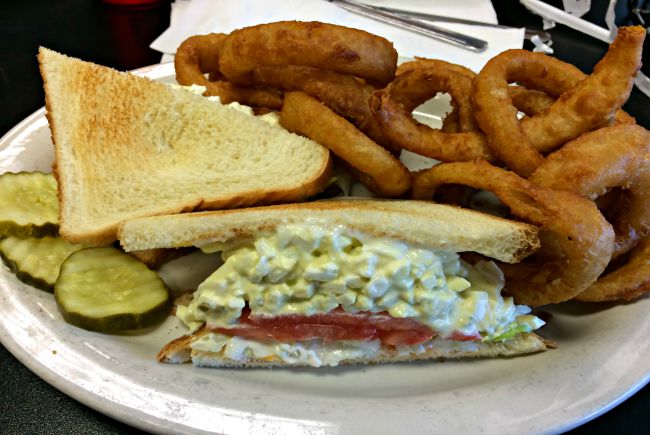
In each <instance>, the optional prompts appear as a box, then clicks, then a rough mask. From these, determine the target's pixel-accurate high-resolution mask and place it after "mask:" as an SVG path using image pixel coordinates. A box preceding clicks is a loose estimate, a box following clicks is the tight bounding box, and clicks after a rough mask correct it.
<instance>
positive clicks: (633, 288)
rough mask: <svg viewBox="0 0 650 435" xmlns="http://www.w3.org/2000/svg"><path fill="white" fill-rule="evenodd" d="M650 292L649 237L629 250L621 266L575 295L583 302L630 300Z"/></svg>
mask: <svg viewBox="0 0 650 435" xmlns="http://www.w3.org/2000/svg"><path fill="white" fill-rule="evenodd" d="M648 292H650V238H648V239H643V240H641V241H640V242H639V244H638V245H637V246H636V247H635V248H634V249H633V250H632V251H631V252H630V258H629V259H628V260H627V262H626V263H625V264H624V265H622V266H621V267H619V268H617V269H615V270H613V271H611V272H609V273H606V274H605V275H603V276H602V277H601V278H599V279H598V281H596V282H595V283H593V284H591V285H590V286H589V287H587V289H586V290H585V291H583V292H582V293H580V294H579V295H578V296H576V297H575V299H576V300H578V301H584V302H605V301H617V300H621V299H623V300H631V299H635V298H637V297H639V296H642V295H644V294H645V293H648Z"/></svg>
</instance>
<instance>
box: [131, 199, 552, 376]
mask: <svg viewBox="0 0 650 435" xmlns="http://www.w3.org/2000/svg"><path fill="white" fill-rule="evenodd" d="M118 236H119V238H120V242H121V243H122V246H123V247H124V249H125V250H127V251H135V250H142V249H153V248H179V247H186V246H198V247H200V248H201V249H202V250H203V251H205V252H209V253H211V252H218V251H220V252H221V255H222V258H223V264H222V265H221V266H220V267H219V268H218V269H216V270H215V271H214V272H213V273H212V274H211V275H210V276H209V277H208V278H207V279H206V280H205V281H203V283H201V284H200V285H199V286H198V288H197V290H196V291H195V292H194V294H193V296H192V299H191V301H190V302H189V303H188V304H187V305H179V306H178V307H177V309H176V316H177V317H178V318H179V319H180V320H181V321H182V322H183V323H184V324H185V325H186V326H187V327H188V329H189V334H188V335H185V336H182V337H180V338H178V339H176V340H174V341H172V342H171V343H169V344H167V345H166V346H165V347H164V348H163V349H162V350H161V351H160V354H159V355H158V358H159V360H160V361H163V362H167V363H181V362H188V361H192V362H193V363H194V364H196V365H199V366H209V367H258V366H259V367H267V366H336V365H339V364H357V363H386V362H397V361H412V360H422V359H431V358H461V357H462V358H465V357H495V356H514V355H521V354H525V353H531V352H537V351H541V350H545V349H546V348H547V345H546V342H545V341H544V339H542V338H541V337H539V336H538V335H536V334H534V333H533V331H534V330H536V329H538V328H539V327H541V326H542V325H543V324H544V322H543V321H542V320H540V319H539V318H537V317H536V316H534V315H532V314H530V309H529V308H528V307H525V306H522V305H516V304H515V303H514V301H513V299H512V298H511V297H507V296H503V295H501V290H503V288H504V277H503V274H502V273H501V271H500V270H499V267H498V266H497V264H496V263H495V262H494V261H491V260H489V259H485V257H490V258H494V259H496V260H499V261H505V262H517V261H519V260H521V259H522V258H524V257H525V256H527V255H529V254H530V253H532V252H533V251H534V250H535V249H537V248H538V247H539V239H538V236H537V231H536V229H535V228H534V227H532V226H529V225H526V224H521V223H516V222H512V221H508V220H505V219H500V218H496V217H493V216H490V215H485V214H481V213H477V212H472V211H467V210H461V209H459V208H456V207H450V206H444V205H439V204H432V203H426V202H419V201H386V200H351V199H347V200H333V201H322V202H311V203H304V204H290V205H279V206H268V207H257V208H248V209H239V210H228V211H217V212H201V213H189V214H181V215H166V216H155V217H147V218H139V219H134V220H130V221H126V222H124V223H123V224H122V225H121V226H120V228H119V231H118ZM468 252H474V253H478V254H481V256H480V257H481V259H479V260H478V261H475V262H470V261H466V260H464V259H463V258H462V257H463V256H464V255H465V254H464V253H468ZM473 257H477V256H476V255H473Z"/></svg>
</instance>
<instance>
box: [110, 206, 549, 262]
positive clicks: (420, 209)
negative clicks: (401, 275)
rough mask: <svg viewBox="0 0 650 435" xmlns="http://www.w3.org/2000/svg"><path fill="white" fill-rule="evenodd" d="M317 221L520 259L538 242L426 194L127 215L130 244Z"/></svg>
mask: <svg viewBox="0 0 650 435" xmlns="http://www.w3.org/2000/svg"><path fill="white" fill-rule="evenodd" d="M300 222H317V223H320V224H323V225H326V226H335V225H342V226H345V227H346V228H347V229H350V230H354V231H359V232H362V233H366V234H369V235H373V236H377V237H388V238H394V239H398V240H402V241H405V242H410V243H414V244H420V245H423V246H426V247H429V248H432V249H441V250H454V251H457V252H465V251H471V252H478V253H481V254H483V255H486V256H488V257H491V258H495V259H498V260H501V261H505V262H517V261H520V260H521V259H522V258H524V257H525V256H527V255H529V254H531V253H532V252H534V251H535V250H536V249H537V248H539V239H538V236H537V229H536V228H535V227H533V226H531V225H527V224H522V223H518V222H513V221H509V220H506V219H502V218H498V217H494V216H491V215H487V214H484V213H479V212H474V211H469V210H464V209H460V208H458V207H453V206H447V205H442V204H434V203H429V202H424V201H398V200H392V201H391V200H370V199H363V200H362V199H358V200H352V199H339V200H330V201H317V202H308V203H301V204H284V205H275V206H267V207H253V208H246V209H240V210H224V211H218V212H202V213H188V214H182V215H167V216H158V217H150V218H142V219H134V220H131V221H127V222H124V224H123V225H121V226H120V229H119V231H118V236H119V239H120V242H121V243H122V246H123V247H124V249H125V250H127V251H132V250H141V249H151V248H176V247H183V246H201V245H203V244H206V243H210V242H225V241H228V240H233V239H237V238H245V237H250V236H253V235H255V234H258V233H261V232H272V231H274V230H275V229H276V228H277V227H278V226H280V225H282V224H287V223H300Z"/></svg>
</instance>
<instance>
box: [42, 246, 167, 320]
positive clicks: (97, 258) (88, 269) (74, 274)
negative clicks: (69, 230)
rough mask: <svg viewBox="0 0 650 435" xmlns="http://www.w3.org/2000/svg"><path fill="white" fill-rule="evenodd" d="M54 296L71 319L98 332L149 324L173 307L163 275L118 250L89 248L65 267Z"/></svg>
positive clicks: (66, 262)
mask: <svg viewBox="0 0 650 435" xmlns="http://www.w3.org/2000/svg"><path fill="white" fill-rule="evenodd" d="M54 296H55V297H56V302H57V304H58V307H59V311H60V312H61V314H62V315H63V318H64V319H65V320H66V322H68V323H71V324H73V325H76V326H78V327H80V328H84V329H88V330H91V331H98V332H112V331H123V330H133V329H140V328H146V327H148V326H152V325H154V324H156V323H158V322H161V321H162V320H163V319H164V318H165V317H166V316H167V315H168V314H169V308H170V296H169V291H168V290H167V288H166V287H165V285H164V284H163V281H162V279H160V277H159V276H158V274H157V273H156V272H154V271H152V270H150V269H148V268H147V266H145V265H144V264H143V263H141V262H140V261H138V260H137V259H135V258H134V257H132V256H130V255H128V254H125V253H124V252H122V251H120V250H118V249H115V248H111V247H108V248H86V249H82V250H80V251H77V252H75V253H73V254H72V255H70V256H69V257H68V258H67V260H66V261H65V262H64V263H63V265H62V266H61V273H60V274H59V279H58V280H57V281H56V285H55V286H54Z"/></svg>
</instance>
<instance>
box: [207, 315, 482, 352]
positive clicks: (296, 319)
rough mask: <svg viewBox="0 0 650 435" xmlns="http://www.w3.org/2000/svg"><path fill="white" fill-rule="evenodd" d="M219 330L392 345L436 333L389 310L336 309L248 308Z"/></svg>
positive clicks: (290, 338) (242, 334) (232, 333)
mask: <svg viewBox="0 0 650 435" xmlns="http://www.w3.org/2000/svg"><path fill="white" fill-rule="evenodd" d="M214 330H215V331H216V332H219V333H221V334H224V335H230V336H240V337H245V338H251V339H254V340H263V341H269V340H275V341H305V340H311V339H322V340H324V341H339V340H360V341H368V340H375V339H380V340H381V342H382V343H383V344H386V345H391V346H400V345H415V344H419V343H423V342H425V341H427V340H430V339H432V338H433V337H435V336H436V333H435V332H434V331H433V330H431V329H430V328H429V327H427V326H425V325H423V324H421V323H420V322H418V321H416V320H414V319H404V318H403V319H399V318H394V317H391V316H390V314H388V313H386V312H381V313H370V312H359V313H348V312H346V311H344V310H343V309H342V308H340V307H339V308H336V309H335V310H332V311H330V312H329V313H325V314H314V315H310V316H305V315H301V314H289V315H281V316H259V315H258V316H254V315H251V312H250V309H249V308H248V307H246V308H245V309H244V310H243V312H242V315H241V317H240V319H239V325H237V326H234V327H232V328H215V329H214ZM480 338H481V336H480V335H479V334H477V335H466V334H463V333H460V332H454V333H453V334H452V335H451V337H449V339H451V340H460V341H468V340H477V339H480Z"/></svg>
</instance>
